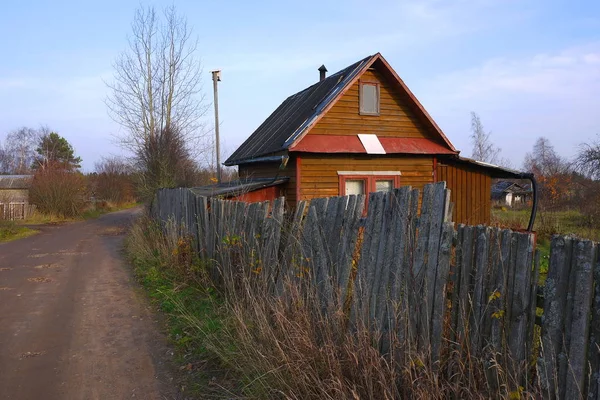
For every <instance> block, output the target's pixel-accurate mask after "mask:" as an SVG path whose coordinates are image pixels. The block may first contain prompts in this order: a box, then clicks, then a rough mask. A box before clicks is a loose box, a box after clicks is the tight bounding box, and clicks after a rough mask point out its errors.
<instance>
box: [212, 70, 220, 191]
mask: <svg viewBox="0 0 600 400" xmlns="http://www.w3.org/2000/svg"><path fill="white" fill-rule="evenodd" d="M211 73H212V80H213V90H214V93H215V140H216V144H215V151H216V153H217V183H221V146H220V144H219V91H218V89H217V82H219V81H220V80H221V70H215V71H211Z"/></svg>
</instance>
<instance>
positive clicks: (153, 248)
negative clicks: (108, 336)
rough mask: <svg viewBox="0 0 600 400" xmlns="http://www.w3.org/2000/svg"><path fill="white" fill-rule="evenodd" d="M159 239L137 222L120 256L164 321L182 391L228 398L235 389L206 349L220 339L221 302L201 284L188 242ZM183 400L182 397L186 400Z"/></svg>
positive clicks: (198, 265) (197, 263) (144, 222)
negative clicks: (124, 253) (126, 258)
mask: <svg viewBox="0 0 600 400" xmlns="http://www.w3.org/2000/svg"><path fill="white" fill-rule="evenodd" d="M171 238H172V240H169V239H168V237H167V236H165V235H162V233H161V231H160V229H159V228H158V227H157V226H156V225H155V224H154V223H152V222H150V221H149V220H147V219H145V218H143V219H142V220H141V221H139V222H138V223H137V224H135V225H134V226H133V227H132V229H131V231H130V233H129V234H128V236H127V240H126V251H127V254H128V256H129V260H130V262H131V264H132V266H133V268H134V273H135V276H136V278H137V279H138V281H139V282H140V284H141V285H142V286H143V287H144V289H145V290H146V292H147V294H148V295H149V297H150V299H151V301H152V303H153V304H154V305H155V306H156V307H158V308H159V309H160V310H161V311H162V312H163V313H164V314H165V315H166V316H167V318H166V322H167V330H168V336H169V338H170V341H171V342H172V344H173V345H174V346H175V348H176V356H175V362H176V364H177V366H178V369H179V370H180V371H181V374H182V377H181V380H182V382H181V383H180V387H182V388H183V389H184V390H183V391H184V392H185V393H186V394H187V395H192V396H196V397H202V398H206V397H218V398H224V397H230V396H231V394H232V390H233V389H231V388H229V389H228V387H232V386H235V381H232V380H231V379H230V378H229V377H228V375H227V369H226V368H225V367H224V366H223V365H222V363H221V362H220V361H219V359H218V357H217V356H216V355H215V354H214V352H212V351H211V350H210V346H209V343H211V342H212V341H214V339H209V338H215V337H222V336H223V335H222V331H223V329H224V321H226V320H227V318H226V316H224V314H223V307H222V305H223V302H222V300H221V299H220V298H219V296H218V295H217V294H216V292H215V291H214V290H213V289H212V287H211V286H210V285H207V284H206V276H205V272H204V269H203V266H202V265H201V263H200V261H199V260H198V259H197V257H195V256H193V255H192V252H191V247H190V244H189V241H188V240H184V239H181V238H176V237H175V236H171ZM186 398H187V397H186Z"/></svg>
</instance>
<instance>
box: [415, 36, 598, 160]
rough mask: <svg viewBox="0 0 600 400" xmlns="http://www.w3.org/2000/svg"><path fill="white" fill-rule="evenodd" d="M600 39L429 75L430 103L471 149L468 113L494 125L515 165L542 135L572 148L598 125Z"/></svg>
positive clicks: (424, 88)
mask: <svg viewBox="0 0 600 400" xmlns="http://www.w3.org/2000/svg"><path fill="white" fill-rule="evenodd" d="M598 93H600V43H596V42H594V43H589V44H586V45H582V46H576V47H570V48H566V49H563V50H559V51H556V52H553V53H551V52H548V53H539V54H535V55H531V56H529V57H522V58H515V59H509V58H495V59H490V60H487V61H485V62H482V63H481V64H480V65H478V66H476V67H472V68H468V69H464V70H458V71H454V72H451V73H447V74H442V75H439V76H437V77H436V78H434V79H432V80H431V81H429V82H427V83H424V84H422V85H421V88H420V97H421V100H422V101H423V103H424V105H425V107H426V108H428V109H429V110H430V112H431V113H432V114H433V116H434V118H436V119H438V120H439V121H438V122H440V125H441V126H442V128H443V129H444V130H446V131H447V132H446V133H448V134H449V135H450V137H456V138H457V139H456V140H455V141H457V142H458V145H459V147H462V149H463V150H466V152H465V153H466V154H468V153H469V151H468V148H469V147H470V144H469V142H468V129H469V125H468V122H469V121H468V118H469V117H468V113H469V111H476V112H478V113H480V114H482V120H483V122H484V124H485V125H486V127H487V128H488V129H491V130H492V131H493V132H494V135H495V138H496V140H497V141H498V142H499V144H500V146H501V147H503V148H504V149H505V153H509V154H508V156H509V157H510V158H512V160H513V162H514V163H515V164H516V165H520V163H521V160H522V157H523V156H524V153H525V151H527V150H529V149H530V148H531V146H532V145H533V142H534V141H535V139H536V138H537V137H539V136H546V137H548V138H549V139H550V140H551V142H552V143H553V144H554V145H555V146H556V147H557V149H559V150H560V152H561V153H563V154H564V155H566V156H572V155H573V154H574V152H575V150H576V147H577V144H579V143H581V142H584V141H586V140H588V139H589V138H590V137H592V136H593V135H595V134H596V133H598V132H599V131H600V116H599V115H598V112H597V110H598V109H600V98H599V97H598Z"/></svg>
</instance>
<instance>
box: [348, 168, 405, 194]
mask: <svg viewBox="0 0 600 400" xmlns="http://www.w3.org/2000/svg"><path fill="white" fill-rule="evenodd" d="M338 176H339V193H340V196H348V195H351V194H369V193H371V192H391V191H392V189H394V188H397V187H399V186H400V172H397V171H338Z"/></svg>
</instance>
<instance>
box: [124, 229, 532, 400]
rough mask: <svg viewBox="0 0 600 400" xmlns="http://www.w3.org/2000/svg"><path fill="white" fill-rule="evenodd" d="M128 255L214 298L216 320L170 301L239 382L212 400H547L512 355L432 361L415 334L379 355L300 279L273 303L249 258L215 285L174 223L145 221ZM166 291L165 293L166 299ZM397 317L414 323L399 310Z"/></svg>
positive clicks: (372, 336) (450, 348)
mask: <svg viewBox="0 0 600 400" xmlns="http://www.w3.org/2000/svg"><path fill="white" fill-rule="evenodd" d="M243 245H244V244H240V246H243ZM128 251H129V253H130V254H131V255H132V256H133V257H134V258H135V259H137V260H138V265H139V260H157V259H159V260H160V262H158V264H155V266H154V267H152V268H149V269H147V270H146V274H145V275H144V277H143V279H146V280H147V279H154V280H155V281H156V280H159V279H163V278H157V276H162V277H164V276H169V277H170V279H174V281H170V282H171V283H170V284H172V286H175V287H181V286H182V285H184V286H186V287H189V286H196V287H198V288H200V290H204V291H209V292H210V293H211V296H212V297H211V299H212V300H211V301H210V302H209V303H208V304H209V305H210V307H212V310H211V311H210V313H209V315H210V316H209V317H207V313H206V310H203V311H202V312H201V313H199V312H198V310H197V309H196V308H195V307H194V306H193V304H190V303H189V302H188V299H179V300H178V299H176V297H177V295H176V294H171V295H168V296H167V297H166V300H169V301H170V304H172V305H173V307H172V308H171V309H170V312H171V313H172V314H175V315H177V316H178V321H184V326H185V328H184V329H183V331H184V332H186V334H187V335H190V337H193V341H192V342H191V343H194V346H196V347H202V349H203V350H204V351H205V353H203V354H204V355H203V357H208V358H210V359H215V358H216V359H217V360H218V361H219V363H220V365H223V366H224V367H225V371H228V372H226V373H224V374H225V375H227V376H232V375H233V376H235V377H237V379H236V382H235V383H233V384H232V383H231V382H229V384H224V383H217V384H214V383H213V384H212V386H217V387H219V388H220V391H217V392H215V391H214V387H213V389H210V390H211V393H213V395H214V396H215V397H219V396H222V397H226V398H241V397H244V398H258V399H270V398H277V399H279V398H281V399H398V398H410V399H446V398H469V399H488V398H515V399H525V398H536V397H537V396H538V395H539V393H540V392H539V387H538V386H537V381H536V379H535V377H533V376H528V374H529V373H531V370H530V367H528V366H515V365H513V363H512V361H511V358H510V355H508V354H494V353H491V352H486V353H485V354H482V355H478V356H475V355H472V354H469V352H468V351H465V350H456V349H468V348H469V347H470V346H469V343H462V346H458V345H457V344H455V343H452V342H451V341H450V340H449V339H448V340H446V341H445V342H444V350H443V353H442V359H441V361H439V362H435V363H433V362H431V361H430V353H429V351H424V352H423V351H421V352H417V351H416V349H417V348H418V346H417V344H416V341H415V340H414V338H411V337H410V335H409V334H407V335H405V336H404V337H405V338H406V339H404V340H402V341H400V340H399V339H398V335H396V334H393V335H389V337H390V339H389V343H391V344H390V346H389V350H388V351H380V348H381V343H382V338H383V337H384V336H383V333H382V332H381V331H379V330H377V329H374V328H373V327H370V326H367V325H366V324H365V323H364V322H363V320H361V319H360V318H358V319H356V321H358V322H356V323H353V318H352V315H353V314H352V311H351V310H350V308H349V307H348V304H349V303H343V302H338V304H330V305H328V306H327V307H325V308H324V306H323V304H322V303H321V302H320V301H319V300H318V296H317V293H316V290H315V289H314V288H313V287H311V285H310V284H307V283H306V282H303V283H302V284H299V283H298V280H295V279H294V280H287V281H286V283H285V290H284V291H283V293H284V294H285V295H284V296H276V295H274V294H273V291H272V288H273V287H272V285H270V282H269V279H264V277H262V276H261V274H260V270H259V269H257V268H254V267H252V266H254V265H256V261H257V260H249V259H244V257H243V254H244V253H245V252H243V251H239V252H237V253H236V254H235V255H234V256H232V257H231V259H232V260H234V261H233V263H235V265H230V266H227V268H221V271H222V272H223V273H222V274H221V277H220V279H219V280H218V282H217V283H215V282H211V281H210V279H209V274H208V273H207V270H206V264H203V263H200V262H199V260H197V259H194V256H193V251H192V247H191V244H190V239H189V238H186V237H181V236H179V235H178V234H177V230H176V229H175V228H174V226H173V225H172V224H168V225H167V227H166V231H165V232H163V231H162V230H161V229H158V227H157V226H156V225H155V224H154V223H152V222H151V221H149V220H148V219H146V218H144V219H141V220H140V221H138V223H137V224H136V225H135V226H134V227H133V229H132V231H131V233H130V235H129V237H128ZM259 264H260V260H259ZM248 266H251V267H250V268H249V267H248ZM165 274H166V275H165ZM173 277H175V278H173ZM161 288H162V289H160V290H159V293H158V295H161V294H164V293H165V289H164V285H163V286H161ZM198 293H200V291H199V292H198ZM155 294H156V293H155ZM161 298H162V299H163V301H164V300H165V297H164V296H163V297H161ZM202 301H204V300H203V298H202V297H198V298H197V302H202ZM354 315H359V314H354ZM395 317H396V320H407V319H408V317H410V316H409V315H408V314H407V313H406V311H405V310H402V309H398V310H397V313H396V315H395ZM208 319H210V321H208ZM465 321H466V322H465V330H468V329H469V327H468V318H466V319H465ZM215 326H216V328H215ZM395 329H396V328H394V333H395V332H397V331H396V330H395ZM386 337H387V336H386ZM186 343H187V344H188V345H189V343H190V342H189V341H186ZM207 354H208V355H207ZM207 385H208V384H207ZM201 390H209V388H208V387H207V386H206V385H205V386H203V389H201Z"/></svg>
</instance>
